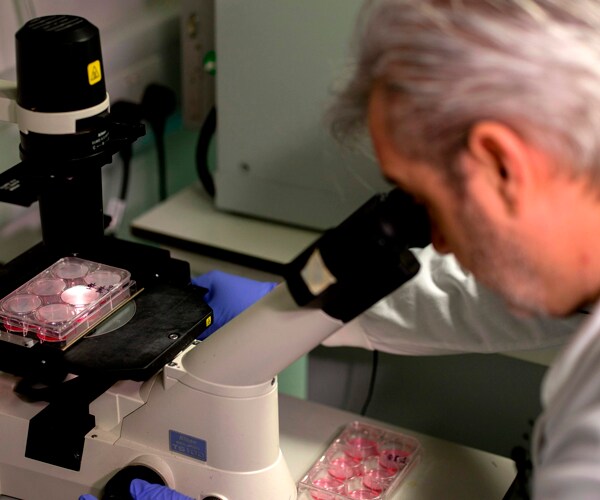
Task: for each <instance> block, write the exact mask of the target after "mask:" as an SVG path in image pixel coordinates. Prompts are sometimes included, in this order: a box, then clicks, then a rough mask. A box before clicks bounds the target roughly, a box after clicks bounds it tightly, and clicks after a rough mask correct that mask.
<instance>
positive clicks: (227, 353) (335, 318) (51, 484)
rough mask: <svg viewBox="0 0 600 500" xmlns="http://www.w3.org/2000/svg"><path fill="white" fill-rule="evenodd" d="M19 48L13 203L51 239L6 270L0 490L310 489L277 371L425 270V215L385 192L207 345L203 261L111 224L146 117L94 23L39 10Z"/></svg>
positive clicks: (6, 103)
mask: <svg viewBox="0 0 600 500" xmlns="http://www.w3.org/2000/svg"><path fill="white" fill-rule="evenodd" d="M16 54H17V82H16V85H15V84H12V83H10V82H1V83H0V120H3V121H9V122H14V123H16V124H17V125H18V127H19V130H20V156H21V160H22V161H21V163H19V164H18V165H17V166H15V167H13V168H11V169H9V170H8V171H6V172H4V173H3V174H1V175H0V201H4V202H9V203H17V204H21V205H30V204H32V203H33V202H35V201H37V202H39V212H40V219H41V225H42V238H43V241H42V242H41V243H40V244H38V245H36V246H35V247H33V248H31V249H30V250H28V251H26V252H25V253H24V254H22V255H20V256H18V257H16V258H15V259H14V260H12V261H11V262H9V263H8V264H6V265H5V266H4V267H2V268H0V319H1V324H0V370H1V372H0V443H1V449H2V452H1V453H0V493H1V494H3V495H7V496H11V497H15V498H21V499H33V498H45V499H64V498H77V496H78V495H81V494H83V493H92V494H94V495H96V496H97V497H98V498H105V499H108V498H129V496H128V493H127V485H128V483H129V481H130V480H131V479H132V478H134V477H140V478H143V479H147V480H149V481H151V482H155V483H160V484H165V485H167V486H169V487H171V488H173V489H176V490H177V491H180V492H182V493H184V494H187V495H189V496H191V497H194V498H200V499H212V500H215V499H217V500H219V499H220V500H248V499H259V498H260V499H274V500H283V499H285V500H294V499H296V498H297V487H296V484H295V482H294V479H293V478H292V477H291V475H290V472H289V470H288V468H287V465H286V462H285V457H284V456H283V455H282V453H281V451H280V447H279V422H278V399H277V374H278V373H279V372H280V371H281V370H283V369H284V368H286V367H287V366H288V365H290V364H291V363H292V362H294V361H295V360H296V359H298V358H299V357H301V356H302V355H304V354H306V353H307V352H309V351H310V350H311V349H313V348H314V347H316V346H317V345H319V344H320V343H321V342H322V341H323V340H324V339H325V338H326V337H328V336H329V335H330V334H332V333H333V332H335V331H336V330H338V329H339V328H341V327H342V326H343V325H344V323H346V322H348V321H349V320H351V319H352V318H354V317H355V316H357V315H358V314H360V313H361V312H363V311H364V310H365V309H367V308H368V307H370V306H371V305H372V304H373V303H375V302H376V301H377V300H379V299H380V298H382V297H384V296H385V295H387V294H388V293H390V292H392V291H393V290H394V289H396V288H397V287H398V286H400V285H401V284H403V283H405V282H406V281H407V280H409V279H410V278H411V277H413V276H414V275H415V274H416V273H417V271H418V269H419V264H418V262H417V261H416V259H415V258H414V256H413V254H412V253H411V252H410V250H409V248H410V247H412V246H420V245H422V244H423V243H424V242H426V241H427V239H428V238H429V234H428V229H427V218H426V215H425V214H424V211H423V210H422V209H421V208H420V207H418V206H416V205H415V204H414V203H413V202H412V200H411V199H410V198H409V197H408V196H406V195H405V194H404V193H402V192H400V191H398V190H392V191H390V192H389V193H386V194H382V195H378V196H375V197H374V198H373V199H371V200H370V201H369V202H367V203H366V204H365V205H364V206H363V207H361V208H360V209H359V210H357V211H356V212H355V213H354V214H352V215H351V216H350V217H349V218H348V219H347V220H346V221H345V222H343V223H342V224H341V225H340V226H338V227H336V228H333V229H331V230H329V231H326V232H325V233H324V234H323V236H322V237H321V238H320V239H319V240H318V241H317V242H315V243H314V244H313V245H311V246H310V247H309V248H307V249H306V250H305V251H304V252H302V253H301V254H300V255H299V256H298V257H297V258H296V259H295V260H294V261H293V262H291V263H289V264H288V265H287V266H286V271H285V276H284V277H285V282H284V283H282V284H280V285H279V286H277V287H276V288H275V289H274V290H273V291H272V292H271V293H270V294H268V295H267V296H265V297H264V298H263V299H262V300H260V301H259V302H257V303H256V304H255V305H254V306H252V307H251V308H250V309H248V310H246V311H245V312H244V313H242V314H241V315H239V316H238V317H236V318H235V319H233V320H232V321H230V322H229V323H228V324H227V325H225V326H224V327H222V328H221V329H219V330H218V331H217V332H216V333H214V334H213V335H211V336H210V337H208V339H206V340H204V341H198V340H196V339H197V337H198V336H199V335H200V334H201V333H202V331H203V330H204V329H205V328H206V327H207V326H209V325H210V324H211V322H212V320H213V316H212V314H213V313H212V311H211V309H210V307H209V306H208V305H207V304H206V303H205V302H204V300H203V296H204V293H205V290H204V289H202V288H200V287H196V286H194V285H192V284H191V283H190V269H189V266H188V264H186V263H184V262H182V261H179V260H176V259H173V258H171V257H170V255H169V253H168V252H167V251H165V250H162V249H158V248H154V247H150V246H146V245H143V244H138V243H132V242H126V241H122V240H119V239H117V238H114V237H109V236H105V234H104V231H105V228H106V227H107V225H108V221H107V218H106V217H105V215H104V214H103V204H102V184H101V168H102V166H103V165H106V164H108V163H110V162H111V161H112V156H113V155H114V154H115V153H116V152H117V151H119V149H120V148H121V147H122V146H123V145H124V144H130V143H132V142H133V141H135V140H136V139H137V138H138V137H140V136H141V135H143V133H144V130H143V126H142V125H140V124H136V123H123V122H121V121H120V120H117V119H116V118H114V117H113V116H111V113H110V104H109V98H108V95H107V93H106V86H105V82H104V68H103V64H102V55H101V48H100V36H99V32H98V30H97V28H96V27H95V26H93V25H92V24H91V23H89V22H88V21H86V20H85V19H82V18H80V17H75V16H66V15H60V16H46V17H41V18H37V19H33V20H31V21H29V22H28V23H27V24H25V26H24V27H23V28H21V30H19V31H18V32H17V34H16Z"/></svg>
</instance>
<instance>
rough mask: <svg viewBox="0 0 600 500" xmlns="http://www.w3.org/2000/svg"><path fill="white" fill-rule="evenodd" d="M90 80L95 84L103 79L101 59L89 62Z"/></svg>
mask: <svg viewBox="0 0 600 500" xmlns="http://www.w3.org/2000/svg"><path fill="white" fill-rule="evenodd" d="M87 71H88V81H89V82H90V85H94V84H95V83H98V82H99V81H100V80H102V70H101V69H100V61H94V62H91V63H89V64H88V67H87Z"/></svg>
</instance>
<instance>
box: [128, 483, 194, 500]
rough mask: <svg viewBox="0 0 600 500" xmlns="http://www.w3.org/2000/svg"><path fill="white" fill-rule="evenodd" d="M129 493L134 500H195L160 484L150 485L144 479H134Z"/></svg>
mask: <svg viewBox="0 0 600 500" xmlns="http://www.w3.org/2000/svg"><path fill="white" fill-rule="evenodd" d="M129 493H131V496H132V497H133V498H134V500H194V499H193V498H190V497H188V496H186V495H182V494H181V493H177V492H176V491H174V490H172V489H170V488H167V487H166V486H160V485H159V484H150V483H147V482H146V481H143V480H142V479H134V480H133V481H131V486H129Z"/></svg>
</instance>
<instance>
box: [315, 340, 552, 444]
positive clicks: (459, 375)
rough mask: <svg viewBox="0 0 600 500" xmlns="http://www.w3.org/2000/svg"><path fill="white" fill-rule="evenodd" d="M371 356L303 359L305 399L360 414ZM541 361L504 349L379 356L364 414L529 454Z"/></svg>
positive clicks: (350, 353)
mask: <svg viewBox="0 0 600 500" xmlns="http://www.w3.org/2000/svg"><path fill="white" fill-rule="evenodd" d="M372 368H373V353H372V352H371V351H366V350H363V349H356V348H346V347H319V348H317V349H315V350H314V351H313V352H312V353H311V355H310V358H309V384H308V397H309V399H311V400H314V401H318V402H320V403H324V404H327V405H332V406H336V407H339V408H343V409H345V410H349V411H352V412H357V413H359V412H361V410H363V408H364V406H365V402H366V401H367V399H368V398H367V396H368V394H369V383H370V381H371V377H372V375H373V372H372ZM546 370H547V366H545V365H543V364H539V363H534V362H529V361H524V360H522V359H516V358H514V357H512V356H508V355H503V354H465V355H450V356H397V355H390V354H385V353H380V354H379V360H378V365H377V371H376V375H375V383H374V386H373V392H372V398H371V399H370V402H369V404H368V405H367V407H366V408H365V410H366V413H365V414H366V416H368V417H371V418H375V419H378V420H382V421H384V422H388V423H391V424H394V425H398V426H401V427H406V428H407V429H412V430H415V431H418V432H422V433H425V434H428V435H431V436H436V437H439V438H442V439H447V440H450V441H454V442H458V443H462V444H465V445H467V446H472V447H474V448H478V449H483V450H486V451H489V452H492V453H496V454H499V455H503V456H511V454H513V453H514V452H515V450H516V451H517V452H522V453H524V454H528V453H529V448H530V442H529V439H530V435H531V428H532V422H533V421H534V420H535V418H537V416H538V415H539V412H540V410H541V406H540V399H539V394H540V384H541V380H542V378H543V376H544V374H545V372H546Z"/></svg>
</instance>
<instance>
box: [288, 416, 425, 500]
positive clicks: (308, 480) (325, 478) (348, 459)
mask: <svg viewBox="0 0 600 500" xmlns="http://www.w3.org/2000/svg"><path fill="white" fill-rule="evenodd" d="M420 455H421V445H420V443H419V441H418V440H417V439H415V438H414V437H411V436H407V435H405V434H401V433H398V432H394V431H391V430H388V429H383V428H380V427H376V426H374V425H370V424H365V423H362V422H358V421H355V422H351V423H350V424H348V425H347V426H346V427H345V428H344V430H343V431H342V432H341V433H340V434H339V435H338V437H337V438H336V439H335V440H334V441H333V442H332V443H331V445H330V446H329V447H328V448H327V450H326V451H325V453H323V455H322V456H321V457H320V458H319V459H318V460H317V461H316V462H315V463H314V465H313V466H312V467H311V468H310V470H309V471H308V472H307V473H306V475H305V476H304V477H303V478H302V479H301V480H300V482H299V483H298V492H299V497H298V500H345V499H363V500H364V499H370V500H383V499H389V498H390V497H391V495H393V493H394V492H395V491H396V490H397V488H398V486H399V485H400V484H401V483H402V481H403V480H404V478H405V477H406V475H407V474H408V473H409V471H410V470H411V469H412V467H413V466H414V464H416V462H417V460H418V458H419V457H420Z"/></svg>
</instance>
